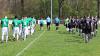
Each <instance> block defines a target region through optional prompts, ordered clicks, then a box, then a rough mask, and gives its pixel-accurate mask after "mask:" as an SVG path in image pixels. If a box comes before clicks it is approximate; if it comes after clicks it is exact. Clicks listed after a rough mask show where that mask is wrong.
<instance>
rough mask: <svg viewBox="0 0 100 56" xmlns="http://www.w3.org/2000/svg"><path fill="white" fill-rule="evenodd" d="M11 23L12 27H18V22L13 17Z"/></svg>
mask: <svg viewBox="0 0 100 56" xmlns="http://www.w3.org/2000/svg"><path fill="white" fill-rule="evenodd" d="M12 24H13V27H19V25H20V22H19V20H18V19H14V20H13V23H12Z"/></svg>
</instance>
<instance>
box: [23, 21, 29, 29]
mask: <svg viewBox="0 0 100 56" xmlns="http://www.w3.org/2000/svg"><path fill="white" fill-rule="evenodd" d="M27 26H28V21H27V20H26V19H23V20H22V28H25V27H27Z"/></svg>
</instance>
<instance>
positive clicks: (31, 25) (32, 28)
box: [30, 17, 36, 35]
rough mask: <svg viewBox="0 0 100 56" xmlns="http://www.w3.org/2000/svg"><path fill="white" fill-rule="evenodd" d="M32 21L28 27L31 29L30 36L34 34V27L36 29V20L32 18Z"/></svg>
mask: <svg viewBox="0 0 100 56" xmlns="http://www.w3.org/2000/svg"><path fill="white" fill-rule="evenodd" d="M32 18H33V19H32V21H31V23H30V27H31V35H32V34H33V33H34V31H35V27H36V19H35V18H34V17H32Z"/></svg>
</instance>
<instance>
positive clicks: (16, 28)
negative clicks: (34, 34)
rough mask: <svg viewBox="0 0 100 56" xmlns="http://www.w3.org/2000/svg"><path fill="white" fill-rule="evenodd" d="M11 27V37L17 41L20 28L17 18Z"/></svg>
mask: <svg viewBox="0 0 100 56" xmlns="http://www.w3.org/2000/svg"><path fill="white" fill-rule="evenodd" d="M12 24H13V25H12V27H13V37H14V39H15V37H17V38H16V39H17V40H18V39H19V26H20V22H19V20H18V18H17V17H16V16H15V18H14V20H13V22H12Z"/></svg>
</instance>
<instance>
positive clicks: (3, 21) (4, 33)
mask: <svg viewBox="0 0 100 56" xmlns="http://www.w3.org/2000/svg"><path fill="white" fill-rule="evenodd" d="M8 26H9V20H8V18H7V16H5V17H4V18H2V19H1V27H2V43H3V42H4V36H6V43H7V41H8Z"/></svg>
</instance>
